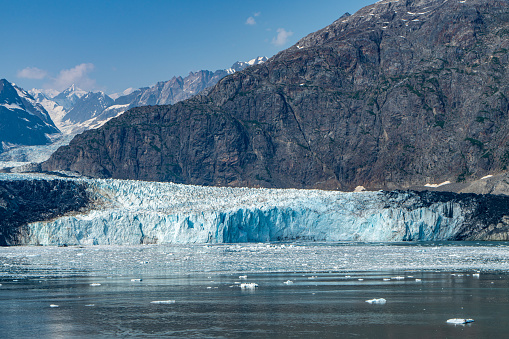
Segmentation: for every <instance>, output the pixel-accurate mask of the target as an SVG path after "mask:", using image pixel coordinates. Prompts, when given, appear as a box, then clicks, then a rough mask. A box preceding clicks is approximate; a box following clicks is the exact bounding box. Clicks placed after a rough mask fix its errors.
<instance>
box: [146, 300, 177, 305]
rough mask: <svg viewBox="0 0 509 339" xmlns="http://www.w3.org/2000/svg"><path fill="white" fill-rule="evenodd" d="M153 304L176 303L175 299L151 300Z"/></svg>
mask: <svg viewBox="0 0 509 339" xmlns="http://www.w3.org/2000/svg"><path fill="white" fill-rule="evenodd" d="M150 303H151V304H162V305H165V304H175V300H154V301H151V302H150Z"/></svg>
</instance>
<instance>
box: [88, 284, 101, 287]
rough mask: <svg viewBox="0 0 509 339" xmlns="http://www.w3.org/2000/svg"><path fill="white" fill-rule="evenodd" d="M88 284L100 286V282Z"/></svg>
mask: <svg viewBox="0 0 509 339" xmlns="http://www.w3.org/2000/svg"><path fill="white" fill-rule="evenodd" d="M90 286H94V287H95V286H101V284H99V283H93V284H90Z"/></svg>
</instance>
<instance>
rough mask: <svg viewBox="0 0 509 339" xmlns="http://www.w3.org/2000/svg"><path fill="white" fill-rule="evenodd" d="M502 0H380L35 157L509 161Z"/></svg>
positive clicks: (111, 163) (67, 163)
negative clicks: (261, 59) (205, 87)
mask: <svg viewBox="0 0 509 339" xmlns="http://www.w3.org/2000/svg"><path fill="white" fill-rule="evenodd" d="M508 65H509V1H508V0H469V1H447V0H404V1H389V0H385V1H379V2H377V3H375V4H373V5H371V6H368V7H365V8H363V9H362V10H360V11H359V12H357V13H355V14H354V15H351V16H344V17H343V18H341V19H339V20H337V21H336V22H334V23H333V24H332V25H330V26H328V27H326V28H324V29H322V30H320V31H318V32H316V33H313V34H310V35H309V36H307V37H305V38H303V39H302V40H301V41H299V42H298V43H297V44H296V45H295V46H293V47H291V48H289V49H287V50H285V51H282V52H281V53H279V54H277V55H276V56H274V57H272V58H271V59H269V60H268V61H267V62H265V63H264V64H262V65H259V66H254V67H250V68H248V69H246V70H244V71H241V72H237V73H235V74H233V75H230V76H228V77H226V78H224V79H222V80H221V81H219V83H218V84H217V85H216V86H215V87H214V88H212V89H211V90H210V91H208V94H207V95H200V96H196V97H193V98H191V99H189V100H186V101H183V102H180V103H177V104H175V105H173V106H155V107H140V108H135V109H131V110H130V111H128V112H126V113H125V114H123V115H122V116H120V117H119V118H116V119H113V120H111V121H110V122H108V123H107V124H106V125H105V126H103V127H102V128H100V129H98V130H93V131H88V132H86V133H83V134H82V135H79V136H77V137H75V139H74V140H73V141H72V142H71V143H70V145H69V146H68V147H63V148H61V149H59V150H58V151H57V152H56V153H55V154H54V155H53V156H52V157H51V158H50V159H49V160H48V161H47V162H45V163H43V169H45V170H71V171H76V172H79V173H82V174H85V175H89V176H94V177H114V178H132V179H142V180H159V181H175V182H182V183H189V184H199V185H231V186H265V187H297V188H311V187H317V188H330V189H343V190H352V189H354V188H355V187H356V186H360V185H362V186H364V187H366V188H368V189H379V188H389V189H390V188H406V187H409V186H414V185H424V184H426V183H441V182H444V181H447V180H448V181H451V182H462V181H466V182H468V181H471V180H475V179H479V178H481V177H483V176H485V175H487V174H496V173H501V172H504V171H506V170H507V166H508V165H509V99H508V98H509V74H508V71H509V68H508Z"/></svg>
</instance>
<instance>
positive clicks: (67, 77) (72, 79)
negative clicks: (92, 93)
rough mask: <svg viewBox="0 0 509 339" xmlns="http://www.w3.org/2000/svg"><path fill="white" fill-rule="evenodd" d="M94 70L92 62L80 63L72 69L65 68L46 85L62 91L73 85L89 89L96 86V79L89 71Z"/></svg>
mask: <svg viewBox="0 0 509 339" xmlns="http://www.w3.org/2000/svg"><path fill="white" fill-rule="evenodd" d="M93 70H94V65H93V64H91V63H83V64H79V65H77V66H75V67H73V68H71V69H63V70H61V71H60V73H59V74H58V76H57V77H56V78H55V79H53V81H52V83H50V84H46V86H45V87H48V88H52V89H56V90H58V91H62V90H64V89H66V88H68V87H69V86H71V85H76V86H78V87H79V88H81V89H83V90H85V91H89V90H92V89H94V88H95V80H93V79H90V78H89V77H88V73H90V72H91V71H93Z"/></svg>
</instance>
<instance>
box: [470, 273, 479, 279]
mask: <svg viewBox="0 0 509 339" xmlns="http://www.w3.org/2000/svg"><path fill="white" fill-rule="evenodd" d="M472 277H474V278H480V277H481V274H480V273H474V274H472Z"/></svg>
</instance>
